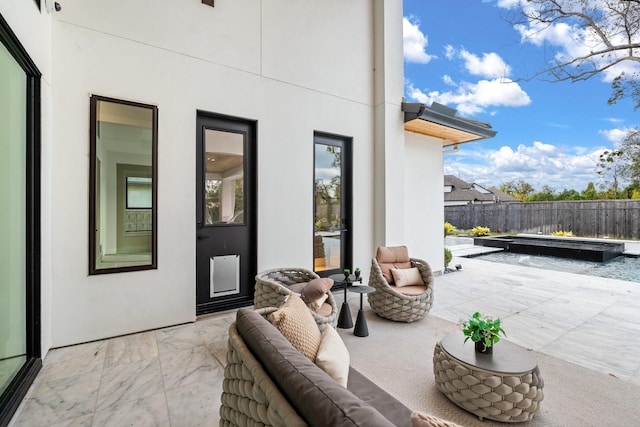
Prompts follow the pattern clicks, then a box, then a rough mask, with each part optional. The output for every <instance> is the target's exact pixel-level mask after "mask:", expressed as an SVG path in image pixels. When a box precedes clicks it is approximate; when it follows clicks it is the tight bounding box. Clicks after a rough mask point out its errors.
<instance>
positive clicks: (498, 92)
mask: <svg viewBox="0 0 640 427" xmlns="http://www.w3.org/2000/svg"><path fill="white" fill-rule="evenodd" d="M407 95H408V96H409V97H410V98H412V99H414V100H416V101H418V102H423V103H426V104H431V102H433V101H436V102H439V103H441V104H445V105H451V106H453V107H454V108H456V109H457V110H458V111H459V112H460V114H462V115H465V116H472V115H475V114H479V113H482V112H484V111H485V110H486V109H487V108H489V107H522V106H525V105H529V104H530V103H531V98H529V95H527V93H526V92H525V91H524V90H522V88H521V87H520V85H519V84H518V83H515V82H512V81H511V80H508V79H493V80H480V81H479V82H477V83H469V82H461V83H460V84H459V85H458V86H457V87H456V88H455V89H454V90H451V91H446V92H438V91H432V92H429V93H424V92H423V91H421V90H420V89H417V88H415V87H413V85H411V84H409V85H407Z"/></svg>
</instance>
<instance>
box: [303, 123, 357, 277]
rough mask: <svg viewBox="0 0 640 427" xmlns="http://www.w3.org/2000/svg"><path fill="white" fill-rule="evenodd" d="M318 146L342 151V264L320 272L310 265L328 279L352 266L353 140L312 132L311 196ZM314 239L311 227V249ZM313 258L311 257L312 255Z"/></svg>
mask: <svg viewBox="0 0 640 427" xmlns="http://www.w3.org/2000/svg"><path fill="white" fill-rule="evenodd" d="M318 144H322V145H333V146H337V147H340V148H341V150H342V160H341V163H340V167H341V181H342V182H341V194H340V198H341V206H340V208H341V210H340V215H341V217H342V218H341V220H342V224H341V227H343V228H345V229H346V230H347V231H346V232H344V234H343V237H344V238H343V239H341V242H340V252H341V260H340V263H341V264H342V265H341V266H340V268H338V269H331V270H320V271H316V269H315V262H314V259H313V258H312V265H313V271H314V273H316V274H318V275H319V276H321V277H328V276H330V275H332V274H338V273H342V269H344V268H349V269H351V268H352V266H353V138H352V137H350V136H344V135H338V134H334V133H329V132H321V131H314V132H313V153H314V154H313V179H312V194H315V190H316V189H315V168H316V156H315V147H316V145H318ZM315 204H316V198H315V196H314V197H313V212H312V222H311V224H312V225H313V224H314V223H315V220H316V218H315V214H316V206H315ZM314 238H315V231H314V228H313V227H312V231H311V245H312V248H313V239H314ZM312 256H313V255H312Z"/></svg>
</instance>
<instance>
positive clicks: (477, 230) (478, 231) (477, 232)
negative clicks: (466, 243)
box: [471, 226, 491, 237]
mask: <svg viewBox="0 0 640 427" xmlns="http://www.w3.org/2000/svg"><path fill="white" fill-rule="evenodd" d="M490 233H491V229H490V228H489V227H480V226H478V227H473V229H472V230H471V234H473V235H474V236H475V237H482V236H488V235H489V234H490Z"/></svg>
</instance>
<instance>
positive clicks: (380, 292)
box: [367, 246, 433, 323]
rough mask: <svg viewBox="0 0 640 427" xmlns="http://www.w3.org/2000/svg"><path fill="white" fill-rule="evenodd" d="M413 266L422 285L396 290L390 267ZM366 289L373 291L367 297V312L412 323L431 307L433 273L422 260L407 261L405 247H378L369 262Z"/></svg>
mask: <svg viewBox="0 0 640 427" xmlns="http://www.w3.org/2000/svg"><path fill="white" fill-rule="evenodd" d="M412 267H416V268H417V269H418V271H419V272H420V276H421V277H422V281H423V282H424V285H409V286H402V287H397V286H395V284H394V282H393V275H392V274H391V269H392V268H398V269H407V268H412ZM369 286H372V287H374V288H375V289H376V291H375V292H373V293H371V294H368V295H367V299H368V300H369V305H370V306H371V309H372V310H373V311H374V312H375V313H376V314H377V315H378V316H381V317H384V318H387V319H390V320H394V321H396V322H407V323H409V322H414V321H416V320H419V319H422V318H423V317H424V315H425V314H427V313H428V312H429V310H431V306H432V304H433V273H432V272H431V267H430V266H429V264H428V263H427V262H426V261H423V260H420V259H417V258H410V257H409V252H408V250H407V247H406V246H395V247H379V248H378V251H377V253H376V257H375V258H373V259H372V260H371V273H370V275H369Z"/></svg>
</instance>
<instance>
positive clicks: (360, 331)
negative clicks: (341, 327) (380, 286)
mask: <svg viewBox="0 0 640 427" xmlns="http://www.w3.org/2000/svg"><path fill="white" fill-rule="evenodd" d="M349 291H351V292H355V293H358V294H360V310H358V318H357V319H356V327H355V328H354V329H353V335H355V336H357V337H367V336H369V327H368V326H367V318H366V317H365V316H364V311H363V310H362V296H363V295H364V294H370V293H372V292H375V291H376V288H373V287H371V286H351V287H350V288H349Z"/></svg>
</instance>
